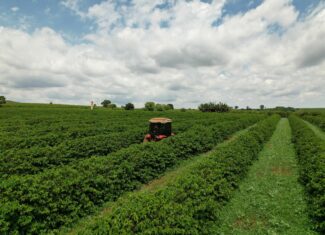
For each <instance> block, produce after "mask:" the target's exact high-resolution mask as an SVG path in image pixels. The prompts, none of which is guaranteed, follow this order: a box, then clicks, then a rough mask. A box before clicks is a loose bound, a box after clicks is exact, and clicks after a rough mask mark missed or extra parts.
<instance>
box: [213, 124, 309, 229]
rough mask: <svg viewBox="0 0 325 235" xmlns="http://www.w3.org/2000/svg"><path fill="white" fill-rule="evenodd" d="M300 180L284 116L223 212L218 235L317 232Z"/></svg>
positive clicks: (288, 127)
mask: <svg viewBox="0 0 325 235" xmlns="http://www.w3.org/2000/svg"><path fill="white" fill-rule="evenodd" d="M297 179H298V171H297V163H296V159H295V151H294V147H293V144H292V143H291V129H290V126H289V122H288V120H287V119H282V120H281V121H280V122H279V124H278V126H277V129H276V131H275V132H274V134H273V136H272V138H271V139H270V141H269V142H268V143H267V144H266V145H265V147H264V149H263V150H262V152H261V153H260V154H259V160H258V161H256V162H255V163H254V164H253V166H252V167H251V169H250V171H249V174H248V176H247V178H246V179H244V180H243V182H242V184H241V186H240V189H239V190H238V191H237V193H236V194H235V195H234V197H233V199H232V200H231V201H230V202H229V203H228V204H227V205H226V206H225V208H224V209H223V211H222V212H221V215H220V221H219V222H218V228H217V231H218V232H217V234H236V235H237V234H238V235H241V234H286V235H290V234H292V235H308V234H315V233H314V232H313V231H311V229H310V226H311V223H310V220H309V218H308V215H307V212H306V204H305V201H304V196H303V188H302V186H301V185H300V184H299V183H298V181H297Z"/></svg>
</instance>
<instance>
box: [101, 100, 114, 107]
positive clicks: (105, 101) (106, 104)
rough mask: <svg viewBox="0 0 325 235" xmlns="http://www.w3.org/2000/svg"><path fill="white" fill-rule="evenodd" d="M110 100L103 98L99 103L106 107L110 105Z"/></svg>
mask: <svg viewBox="0 0 325 235" xmlns="http://www.w3.org/2000/svg"><path fill="white" fill-rule="evenodd" d="M111 103H112V102H111V101H110V100H104V101H103V102H102V103H101V105H103V107H104V108H108V105H110V104H111Z"/></svg>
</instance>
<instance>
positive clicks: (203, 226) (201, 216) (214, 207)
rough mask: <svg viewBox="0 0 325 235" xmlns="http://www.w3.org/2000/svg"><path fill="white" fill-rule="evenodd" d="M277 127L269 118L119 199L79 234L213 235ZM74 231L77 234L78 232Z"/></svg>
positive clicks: (276, 119)
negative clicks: (156, 184)
mask: <svg viewBox="0 0 325 235" xmlns="http://www.w3.org/2000/svg"><path fill="white" fill-rule="evenodd" d="M278 121H279V116H275V115H274V116H272V117H269V118H268V119H266V120H263V121H261V122H259V123H258V124H257V125H256V126H254V127H252V128H251V129H249V130H248V131H247V132H244V133H242V134H241V135H239V136H238V137H237V138H235V139H234V140H232V141H230V142H229V143H227V144H225V145H223V146H221V147H218V148H216V149H215V150H213V151H212V152H211V153H209V154H207V156H202V158H201V159H200V160H199V161H195V162H194V163H193V164H192V165H190V166H189V167H187V168H186V169H185V170H184V171H180V173H179V174H178V175H176V176H175V179H174V180H173V181H170V182H169V183H167V184H166V185H163V186H161V187H160V188H158V189H156V190H153V191H150V190H149V191H148V190H141V191H139V192H134V193H130V194H128V195H127V196H124V197H122V198H121V199H120V200H118V201H117V203H116V204H115V205H114V206H113V208H111V212H110V213H108V215H106V216H100V217H98V218H96V219H95V220H94V221H92V223H90V224H88V226H84V225H83V227H82V229H81V230H80V231H79V233H80V234H217V233H216V231H215V230H214V229H215V226H216V225H217V224H218V215H219V213H220V210H221V208H222V206H223V205H224V204H225V203H226V202H227V201H228V200H229V199H230V198H231V196H232V194H233V193H234V191H235V190H236V189H237V188H238V184H239V182H240V181H241V180H242V179H243V178H244V177H245V176H246V173H247V171H248V169H249V167H250V165H251V164H252V162H253V161H254V160H255V159H257V156H258V153H259V152H260V150H261V149H262V148H263V144H264V143H265V142H266V141H267V140H268V139H269V138H270V137H271V135H272V133H273V132H274V129H275V127H276V125H277V123H278ZM78 230H79V229H77V231H78Z"/></svg>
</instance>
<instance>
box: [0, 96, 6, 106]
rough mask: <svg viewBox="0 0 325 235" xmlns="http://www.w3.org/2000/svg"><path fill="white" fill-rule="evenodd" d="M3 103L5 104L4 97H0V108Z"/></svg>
mask: <svg viewBox="0 0 325 235" xmlns="http://www.w3.org/2000/svg"><path fill="white" fill-rule="evenodd" d="M5 103H6V97H4V96H0V107H1V105H2V104H5Z"/></svg>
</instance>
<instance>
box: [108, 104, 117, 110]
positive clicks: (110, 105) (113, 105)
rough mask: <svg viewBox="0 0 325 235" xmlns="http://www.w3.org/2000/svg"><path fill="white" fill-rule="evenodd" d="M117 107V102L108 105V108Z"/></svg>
mask: <svg viewBox="0 0 325 235" xmlns="http://www.w3.org/2000/svg"><path fill="white" fill-rule="evenodd" d="M116 107H117V105H116V104H109V105H107V108H110V109H115V108H116Z"/></svg>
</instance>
